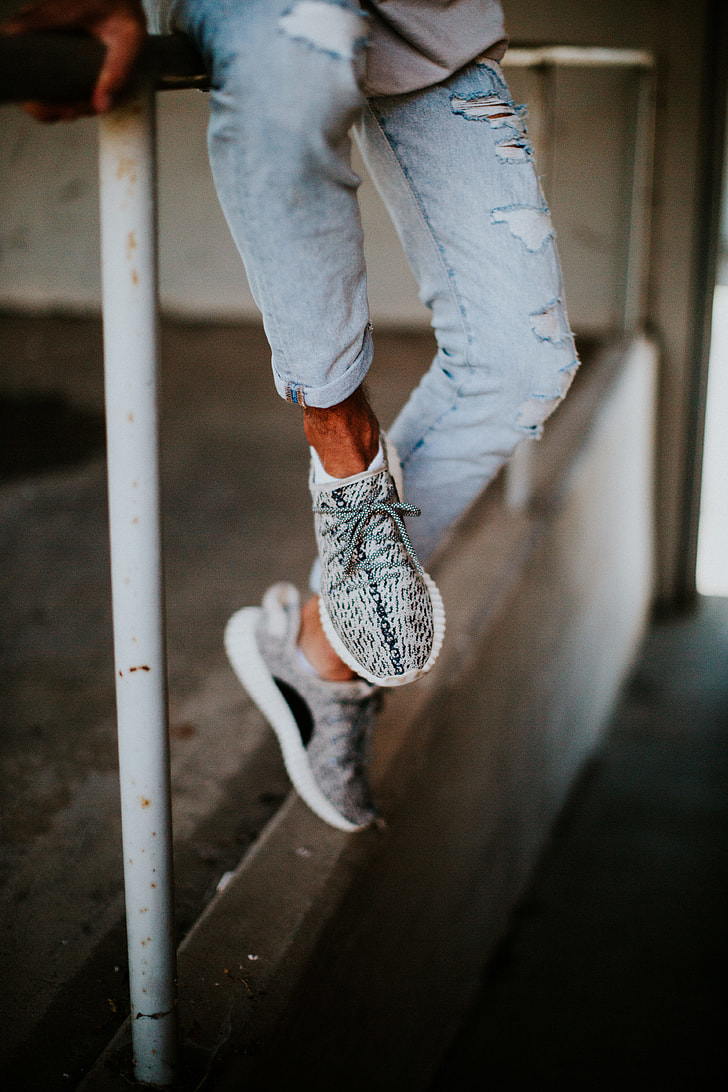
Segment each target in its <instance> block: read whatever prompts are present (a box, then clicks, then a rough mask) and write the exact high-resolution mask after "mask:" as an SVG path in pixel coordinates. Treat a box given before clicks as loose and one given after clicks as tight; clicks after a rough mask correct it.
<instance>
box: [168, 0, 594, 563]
mask: <svg viewBox="0 0 728 1092" xmlns="http://www.w3.org/2000/svg"><path fill="white" fill-rule="evenodd" d="M149 3H150V4H151V5H152V6H154V5H156V7H157V8H159V6H160V0H149ZM165 7H166V9H168V18H169V23H168V24H165V23H164V22H162V24H161V25H157V26H155V23H154V20H152V27H153V29H161V30H166V29H170V27H171V28H172V29H179V30H183V31H184V32H185V33H187V34H188V35H190V37H191V38H192V39H193V40H194V41H195V42H196V43H197V45H198V47H199V49H200V51H201V52H202V54H203V56H204V58H205V60H206V63H207V65H208V70H209V71H210V73H211V77H212V91H211V95H210V105H211V118H210V127H209V149H210V161H211V165H212V171H213V176H214V180H215V185H216V188H217V192H218V196H219V199H220V203H221V205H222V207H223V210H224V212H225V215H226V217H227V221H228V224H229V226H230V230H231V232H232V234H233V237H234V239H235V241H236V243H237V245H238V247H239V250H240V253H241V255H242V257H243V261H244V263H245V267H246V271H247V274H248V279H249V281H250V285H251V289H252V292H253V294H254V297H255V300H256V302H257V304H258V306H259V307H260V310H261V312H262V315H263V321H264V324H265V329H266V333H267V336H268V340H269V342H270V346H271V351H272V366H273V375H274V380H275V384H276V388H277V389H278V391H279V393H280V394H281V395H282V396H283V397H284V398H287V399H288V400H289V401H292V402H297V403H299V404H306V405H310V406H331V405H335V404H337V403H338V402H340V401H342V400H343V399H344V398H345V397H347V396H348V395H349V394H351V393H352V392H353V391H354V390H355V389H356V388H357V387H358V386H359V385H360V383H361V382H362V381H363V380H364V378H365V376H366V373H367V370H368V368H369V365H370V363H371V359H372V353H373V347H372V334H371V326H370V322H369V312H368V306H367V296H366V269H365V264H364V257H363V251H362V229H361V221H360V216H359V209H358V204H357V196H356V191H357V186H358V182H359V179H358V178H357V176H356V175H355V173H354V172H353V171H352V168H351V163H350V150H351V149H350V132H351V131H352V130H353V131H354V132H355V134H356V139H357V140H358V142H359V145H360V147H361V151H362V154H363V156H364V159H365V161H366V164H367V168H368V170H369V172H370V174H371V176H372V178H373V180H374V182H375V184H376V185H377V187H378V189H379V191H380V193H381V195H382V197H383V199H384V201H385V204H386V206H387V208H388V210H389V213H390V215H391V217H392V220H393V222H394V224H395V226H396V228H397V231H398V233H399V236H400V239H401V241H402V245H403V247H404V250H405V253H406V255H407V258H408V260H409V263H410V265H411V267H412V270H413V272H414V275H415V277H416V279H417V283H418V285H419V291H420V297H421V299H422V300H423V302H424V303H425V304H426V305H427V306H428V307H429V308H430V309H431V313H432V324H433V329H434V332H435V335H436V339H437V345H438V349H437V354H436V356H435V359H434V361H433V364H432V366H431V368H430V370H429V371H428V372H427V374H426V375H425V376H424V378H423V379H422V381H421V383H420V384H419V386H418V387H417V388H416V390H415V391H414V392H413V393H412V395H411V397H410V399H409V400H408V402H407V404H406V405H405V406H404V408H403V409H402V411H401V413H400V414H399V416H398V418H397V420H396V422H395V423H394V425H393V427H392V428H391V430H390V436H391V439H392V440H393V442H394V443H395V445H396V447H397V449H398V451H399V454H400V456H401V459H402V463H403V470H404V480H405V495H406V499H407V500H408V501H410V502H412V503H414V504H416V505H418V506H419V507H420V508H421V509H422V516H421V517H420V518H419V519H417V520H415V521H413V522H412V524H411V527H410V530H411V534H412V539H413V542H414V544H415V546H416V549H417V551H418V554H419V556H420V557H421V558H422V559H423V560H426V559H427V558H428V557H429V556H430V555H431V554H432V552H433V551H434V550H435V548H436V547H437V545H438V544H439V542H440V541H441V539H442V536H443V534H444V533H445V531H447V529H448V528H449V527H450V526H451V525H452V523H453V522H454V520H455V519H456V518H457V517H458V516H459V515H460V514H461V513H462V512H463V511H464V509H465V508H466V507H467V506H468V505H469V504H470V502H471V501H472V500H473V499H474V498H475V497H476V496H477V495H478V494H479V493H480V492H481V490H482V489H483V487H484V486H485V485H486V484H487V483H488V482H489V481H490V480H491V479H492V477H493V476H494V474H495V473H496V472H497V470H498V469H499V467H500V466H501V465H502V463H503V462H504V460H505V459H507V458H508V456H509V455H510V454H511V453H512V452H513V450H514V449H515V447H516V446H517V445H518V443H519V442H520V441H521V440H523V439H524V438H525V437H537V436H539V435H540V433H541V430H542V427H543V422H544V421H545V419H546V417H547V416H548V415H549V413H550V412H551V411H552V410H553V409H554V407H555V406H556V405H557V403H558V402H559V401H560V400H561V398H563V396H564V394H565V393H566V390H567V389H568V386H569V384H570V382H571V379H572V376H573V374H574V371H575V370H576V367H577V357H576V352H575V348H574V341H573V337H572V335H571V332H570V330H569V324H568V320H567V316H566V311H565V308H564V302H563V290H562V282H561V272H560V268H559V261H558V256H557V252H556V247H555V241H554V233H553V229H552V226H551V220H550V217H549V213H548V209H547V207H546V204H545V201H544V197H543V194H542V192H541V188H540V185H539V182H538V179H537V176H536V173H535V170H534V166H533V162H532V151H531V147H530V145H529V143H528V137H527V134H526V129H525V121H524V118H525V110H524V108H523V107H521V106H517V105H515V104H514V103H513V101H512V99H511V96H510V94H509V91H508V88H507V86H506V84H505V82H504V79H503V76H502V73H501V70H500V68H499V66H498V65H497V64H496V63H495V62H494V61H490V60H487V59H481V60H477V61H475V62H473V63H472V64H470V65H468V66H467V67H466V68H464V69H462V70H461V71H459V72H457V73H456V74H455V75H454V76H452V77H451V78H450V79H449V80H447V81H445V82H443V83H441V84H437V85H435V86H433V87H429V88H426V89H425V90H422V91H417V92H413V93H411V94H407V95H396V96H391V97H387V98H381V97H379V98H374V99H368V100H367V98H366V97H365V95H364V93H363V91H362V87H363V79H364V72H365V61H366V33H367V19H366V16H364V15H363V14H362V12H361V10H360V8H359V5H358V3H357V0H245V2H242V3H241V2H239V0H238V2H235V0H171V3H170V2H169V0H167V2H166V5H165Z"/></svg>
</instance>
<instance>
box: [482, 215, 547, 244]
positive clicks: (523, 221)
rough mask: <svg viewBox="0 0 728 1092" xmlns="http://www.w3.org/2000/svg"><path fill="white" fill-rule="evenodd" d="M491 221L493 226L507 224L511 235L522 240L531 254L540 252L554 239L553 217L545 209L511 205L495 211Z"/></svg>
mask: <svg viewBox="0 0 728 1092" xmlns="http://www.w3.org/2000/svg"><path fill="white" fill-rule="evenodd" d="M490 219H491V223H493V224H507V225H508V227H509V229H510V232H511V234H512V235H514V236H515V237H516V239H520V240H521V242H522V243H523V245H524V246H525V248H526V250H530V251H531V253H535V252H536V251H537V250H540V249H541V247H542V246H543V245H544V243H545V242H546V241H547V240H548V239H551V238H553V234H554V229H553V226H552V224H551V217H550V216H549V214H548V212H547V211H546V210H545V209H539V208H535V207H531V206H530V205H511V206H509V207H507V208H501V209H493V211H492V212H491V214H490Z"/></svg>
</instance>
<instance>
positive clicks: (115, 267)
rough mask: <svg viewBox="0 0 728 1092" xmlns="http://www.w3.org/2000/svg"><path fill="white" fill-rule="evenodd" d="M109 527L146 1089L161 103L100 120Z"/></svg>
mask: <svg viewBox="0 0 728 1092" xmlns="http://www.w3.org/2000/svg"><path fill="white" fill-rule="evenodd" d="M99 169H100V192H101V250H102V285H103V312H104V356H105V383H106V423H107V443H108V455H107V459H108V478H109V525H110V537H111V579H112V597H113V613H114V658H115V674H116V699H117V715H118V734H119V771H120V778H121V808H122V827H123V849H124V883H125V891H126V917H127V933H128V946H129V973H130V993H131V1028H132V1038H133V1049H134V1072H135V1076H136V1079H137V1080H138V1081H141V1082H143V1083H145V1084H149V1085H152V1086H157V1087H164V1086H165V1085H169V1084H171V1083H172V1081H173V1079H174V1075H175V1068H176V1065H177V1051H178V1044H177V1013H176V987H175V979H176V974H175V943H174V921H173V894H172V829H171V804H170V783H169V742H168V732H167V695H166V669H165V654H164V624H163V600H162V565H161V541H160V538H161V536H160V520H159V470H158V430H157V374H156V373H157V270H156V264H157V263H156V208H155V202H156V188H155V147H154V92H153V90H152V88H151V87H150V88H146V89H144V90H142V91H140V92H139V93H138V94H137V95H136V96H135V97H134V98H133V99H132V100H131V101H130V102H128V103H127V104H126V105H124V106H123V107H120V108H119V109H117V110H115V111H114V112H113V113H111V114H109V115H108V116H106V117H104V118H102V119H101V121H100V129H99Z"/></svg>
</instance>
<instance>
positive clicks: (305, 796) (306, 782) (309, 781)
mask: <svg viewBox="0 0 728 1092" xmlns="http://www.w3.org/2000/svg"><path fill="white" fill-rule="evenodd" d="M260 614H261V609H260V607H244V608H243V609H242V610H239V611H238V612H237V613H236V614H234V615H233V616H232V618H231V619H230V621H229V622H228V624H227V626H226V627H225V651H226V652H227V656H228V659H229V660H230V663H231V665H232V668H233V671H234V672H235V674H236V675H237V677H238V679H239V680H240V682H241V683H242V684H243V686H244V687H245V689H246V690H247V692H248V694H249V695H250V698H251V699H252V700H253V701H254V702H255V704H256V705H257V707H258V709H260V711H261V713H262V714H263V716H264V717H265V718H266V720H267V721H268V723H269V724H270V726H271V728H272V729H273V731H274V732H275V734H276V736H277V738H278V742H279V744H280V748H281V751H282V753H283V762H284V763H285V767H286V771H287V773H288V776H289V777H290V779H291V781H292V782H293V786H294V788H295V789H296V791H297V793H298V795H299V796H300V797H301V799H302V800H303V801H304V802H305V803H306V804H308V806H309V808H310V809H311V811H313V812H314V813H315V814H316V815H318V817H319V819H323V820H324V822H325V823H329V825H330V826H332V827H336V828H337V829H338V830H343V831H346V832H347V833H351V832H353V831H357V830H362V829H363V827H361V826H357V824H356V823H352V822H351V821H350V820H349V819H346V818H345V817H344V816H343V815H341V814H340V813H339V812H338V811H337V810H336V808H335V807H334V805H333V804H332V803H331V801H330V800H329V799H328V798H327V797H326V796H324V794H323V793H322V791H321V789H320V788H319V786H318V784H317V782H316V779H315V777H314V775H313V771H312V769H311V766H310V763H309V761H308V755H307V754H306V748H305V747H304V745H303V741H302V740H301V733H300V731H299V729H298V725H297V723H296V719H295V717H294V716H293V713H292V712H291V710H290V707H289V705H288V703H287V701H286V700H285V698H284V697H283V695H282V694H281V692H280V690H279V689H278V687H277V686H276V683H275V680H274V679H273V676H272V675H271V673H270V671H269V669H268V667H267V665H266V663H265V660H264V659H263V657H262V656H261V654H260V650H259V648H258V642H257V640H256V636H255V631H256V627H257V624H258V619H259V617H260ZM367 825H368V824H367Z"/></svg>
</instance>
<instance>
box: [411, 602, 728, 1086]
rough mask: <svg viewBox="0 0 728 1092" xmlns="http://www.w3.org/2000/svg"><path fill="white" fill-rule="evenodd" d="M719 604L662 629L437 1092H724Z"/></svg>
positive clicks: (727, 860) (723, 659)
mask: <svg viewBox="0 0 728 1092" xmlns="http://www.w3.org/2000/svg"><path fill="white" fill-rule="evenodd" d="M727 906H728V599H720V598H714V599H703V600H702V601H701V602H700V606H699V609H698V611H697V612H696V613H695V614H694V615H691V616H688V617H683V618H672V619H667V620H662V621H656V622H655V623H654V624H653V625H652V627H651V629H650V632H649V634H648V636H647V639H646V642H645V644H644V647H643V650H642V653H641V656H640V659H639V662H638V664H637V667H636V670H635V672H634V675H633V677H632V680H631V683H630V685H629V687H628V688H627V690H626V692H625V694H624V695H623V699H622V701H621V704H620V706H619V709H618V710H617V712H616V715H615V717H614V721H613V724H612V728H611V732H610V734H609V736H608V738H607V741H606V743H605V746H604V748H603V750H602V753H601V755H600V756H599V757H598V758H597V759H596V760H595V761H594V762H593V764H592V765H591V767H590V768H589V769H588V770H587V771H586V773H585V774H584V776H583V777H582V779H581V781H580V783H579V785H578V786H577V787H576V789H575V791H574V792H573V794H572V797H571V800H570V803H569V805H568V807H567V809H566V811H565V813H564V814H563V817H562V819H561V821H560V823H559V825H558V828H557V830H556V831H555V833H554V837H553V840H552V843H551V845H550V847H549V849H548V851H547V852H546V854H545V855H544V858H543V861H542V864H541V867H540V869H539V871H538V874H537V875H536V877H535V879H534V882H533V884H532V886H531V888H530V890H529V891H528V893H527V895H526V897H525V898H524V899H523V901H522V902H521V905H520V907H519V909H518V911H517V913H516V915H515V918H514V921H513V923H512V927H511V929H510V931H509V933H508V935H507V937H506V938H505V940H504V942H503V944H502V945H501V947H500V949H499V951H498V953H497V955H496V957H495V958H494V960H493V961H492V962H491V963H490V965H489V966H488V968H487V969H486V971H485V973H484V978H483V984H482V988H481V990H480V993H479V996H478V998H477V1000H476V1001H475V1003H474V1005H473V1007H472V1009H471V1011H470V1014H469V1017H468V1019H467V1021H466V1023H465V1025H464V1026H463V1028H462V1029H461V1031H460V1033H459V1035H458V1037H457V1039H456V1041H455V1043H454V1045H453V1047H452V1050H451V1052H450V1055H449V1056H448V1058H447V1059H446V1060H445V1062H444V1063H443V1066H442V1068H441V1070H440V1073H439V1075H438V1077H437V1079H436V1080H435V1081H434V1083H433V1084H432V1086H431V1089H430V1092H471V1090H472V1092H474V1090H476V1089H478V1090H480V1089H483V1090H485V1089H488V1090H497V1092H507V1090H508V1092H510V1090H521V1089H533V1090H534V1092H540V1090H542V1089H558V1090H567V1089H585V1090H586V1089H589V1090H590V1092H591V1090H593V1089H604V1090H606V1089H610V1090H613V1089H616V1088H637V1087H649V1088H660V1087H664V1088H679V1089H680V1090H681V1092H688V1090H698V1089H701V1090H702V1089H717V1088H725V1087H728V1034H727V1031H728V1000H727V996H726V977H727V975H728V928H727V922H728V917H727V915H726V907H727Z"/></svg>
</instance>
